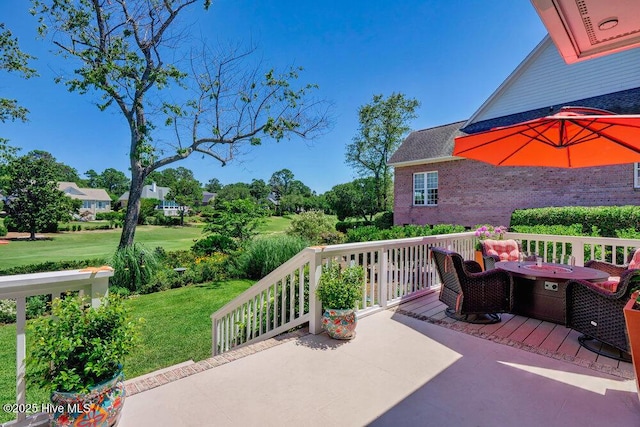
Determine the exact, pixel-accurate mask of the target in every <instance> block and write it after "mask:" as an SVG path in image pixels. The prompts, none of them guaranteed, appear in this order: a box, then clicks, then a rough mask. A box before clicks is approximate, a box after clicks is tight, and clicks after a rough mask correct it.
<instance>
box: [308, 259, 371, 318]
mask: <svg viewBox="0 0 640 427" xmlns="http://www.w3.org/2000/svg"><path fill="white" fill-rule="evenodd" d="M363 286H364V269H363V268H362V267H361V266H359V265H357V266H352V267H347V268H342V267H341V266H340V265H339V264H337V263H333V264H329V265H326V266H324V267H323V268H322V276H320V283H319V284H318V288H317V289H316V294H317V295H318V299H320V301H322V306H323V307H325V308H332V309H336V310H347V309H353V308H356V306H357V305H358V302H359V301H360V300H361V299H362V288H363Z"/></svg>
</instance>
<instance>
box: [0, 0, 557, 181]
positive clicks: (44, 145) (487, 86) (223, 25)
mask: <svg viewBox="0 0 640 427" xmlns="http://www.w3.org/2000/svg"><path fill="white" fill-rule="evenodd" d="M29 4H30V2H28V1H26V0H3V1H2V2H0V22H4V23H5V24H6V26H7V27H8V28H10V29H11V30H12V32H13V33H14V34H15V35H17V36H18V37H19V41H20V44H21V47H22V49H23V50H25V51H27V52H29V53H31V54H33V55H35V56H37V57H38V60H37V61H35V62H33V63H32V65H33V66H34V67H35V68H37V69H38V71H39V73H40V77H39V78H36V79H31V80H23V79H20V78H17V77H15V76H12V75H7V74H2V75H1V76H0V94H2V96H3V97H8V98H16V99H18V100H19V102H20V103H21V104H22V105H23V106H25V107H27V108H28V109H29V110H30V112H31V113H30V116H29V119H30V120H29V122H27V123H19V122H17V123H5V124H2V125H1V126H0V135H1V136H2V137H5V138H9V139H10V144H11V145H13V146H17V147H21V148H22V153H26V152H28V151H30V150H33V149H40V150H45V151H49V152H50V153H52V154H53V155H54V156H55V157H56V158H57V159H58V160H59V161H61V162H63V163H65V164H68V165H70V166H72V167H74V168H76V169H77V170H78V172H79V173H80V174H81V175H82V174H83V173H84V172H85V171H87V170H89V169H94V170H96V171H97V172H101V171H103V170H104V169H106V168H110V167H111V168H116V169H118V170H121V171H123V172H125V173H126V174H127V175H128V158H127V152H128V146H129V135H128V130H127V125H126V122H125V121H124V119H123V118H122V117H121V115H120V113H119V112H118V111H116V109H115V108H114V109H111V110H107V111H106V112H100V111H99V110H98V109H97V108H96V107H95V106H94V105H93V104H92V101H94V100H96V99H97V96H96V95H92V96H87V95H84V96H83V95H79V94H76V93H69V92H67V90H66V88H65V87H64V86H62V85H56V84H55V83H54V82H53V76H54V75H55V72H56V71H60V70H63V69H67V70H70V69H71V66H72V65H73V64H68V63H67V64H65V63H64V62H62V61H61V59H60V58H59V57H56V56H54V55H53V54H51V53H50V51H51V45H50V44H49V43H48V42H47V41H42V40H39V39H36V32H35V27H36V22H35V19H34V18H33V17H31V16H30V15H29V13H28V7H29ZM191 12H192V13H191V14H190V16H189V17H188V19H189V21H190V22H191V23H192V25H191V29H192V30H193V31H194V32H196V33H197V34H202V35H203V36H204V37H206V38H207V39H208V40H220V41H222V42H227V41H233V42H242V43H244V44H250V43H251V42H253V43H255V44H257V46H258V48H259V51H258V54H259V55H260V56H261V57H262V58H263V62H264V63H265V64H269V65H271V66H273V67H276V68H285V67H287V66H290V65H295V66H302V67H304V71H303V73H302V74H301V78H300V80H301V81H303V82H309V83H317V84H318V85H319V86H320V89H319V92H318V94H319V96H321V97H323V98H325V99H327V100H329V101H331V102H332V103H333V104H334V107H333V112H332V114H333V117H334V124H333V128H332V129H331V130H330V131H329V132H327V133H326V134H325V135H324V136H322V137H320V138H318V139H316V140H314V141H303V140H300V139H291V140H284V141H281V142H279V143H275V142H272V141H264V143H263V145H262V146H259V147H255V148H252V149H251V150H250V151H249V152H247V153H246V154H244V155H243V156H242V157H240V158H238V159H236V160H234V161H233V162H231V163H229V164H228V165H227V166H225V167H224V168H222V167H220V164H219V163H218V162H217V161H215V160H213V159H211V158H204V159H203V158H202V156H192V158H189V159H187V160H184V161H182V162H179V163H174V164H173V165H171V166H169V167H178V166H184V167H187V168H189V169H191V170H193V172H194V175H195V176H196V178H197V179H198V180H200V181H201V182H202V183H206V182H207V181H209V179H211V178H218V179H219V180H220V181H221V182H222V183H223V184H229V183H233V182H250V181H251V180H252V179H253V178H257V179H264V180H265V181H267V180H268V179H269V177H270V176H271V174H272V173H273V172H275V171H277V170H280V169H283V168H288V169H290V170H291V171H292V172H293V173H294V175H295V177H296V179H299V180H301V181H302V182H303V183H305V184H306V185H308V186H309V187H310V188H311V189H313V190H315V191H317V192H318V193H323V192H325V191H327V190H329V189H331V187H333V186H334V185H337V184H341V183H344V182H348V181H351V180H352V179H354V178H355V175H354V172H353V170H351V168H350V167H349V166H348V165H346V164H345V161H344V154H345V146H346V145H347V144H348V143H349V142H351V140H352V138H353V137H354V136H355V135H356V134H357V129H358V119H357V111H358V108H359V107H360V106H361V105H364V104H366V103H369V102H370V101H371V99H372V97H373V95H374V94H383V95H385V96H388V95H390V94H391V93H393V92H402V93H404V94H406V95H407V96H409V97H413V98H417V99H418V100H419V101H420V102H421V104H422V105H421V107H420V109H419V110H418V117H417V118H416V119H415V120H414V121H413V122H412V123H411V127H412V129H424V128H428V127H432V126H437V125H442V124H446V123H451V122H455V121H458V120H463V119H466V118H468V117H469V116H471V114H473V112H474V111H475V110H476V109H477V108H478V107H480V105H481V104H482V103H483V102H484V100H485V99H486V98H487V97H488V96H490V95H491V93H493V91H494V90H495V89H496V88H497V87H498V86H499V85H500V84H501V83H502V82H503V81H504V79H505V78H506V77H507V76H508V75H509V74H510V73H511V72H512V71H513V70H514V69H515V68H516V67H517V65H518V64H519V63H520V62H521V61H522V60H523V59H524V58H525V57H526V55H527V54H528V53H529V52H530V51H531V50H532V49H533V48H534V47H535V46H536V45H537V44H538V43H539V42H540V41H541V40H542V38H543V37H544V36H545V35H546V30H545V28H544V26H543V24H542V22H541V21H540V19H539V17H538V15H537V14H536V13H535V10H534V8H533V6H532V5H531V3H530V2H529V1H526V0H520V1H514V0H493V1H485V0H437V1H424V0H423V1H413V0H404V1H382V0H370V1H366V2H365V1H335V0H327V1H324V2H311V1H300V0H298V1H293V0H277V1H275V0H272V1H264V0H263V1H257V0H218V1H214V2H213V6H212V7H211V8H210V9H209V11H207V12H204V11H203V10H202V8H201V7H200V6H197V7H195V8H192V11H191Z"/></svg>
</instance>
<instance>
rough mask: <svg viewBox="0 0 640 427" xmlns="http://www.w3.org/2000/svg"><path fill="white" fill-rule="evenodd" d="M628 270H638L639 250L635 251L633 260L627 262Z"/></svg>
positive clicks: (639, 264) (639, 266)
mask: <svg viewBox="0 0 640 427" xmlns="http://www.w3.org/2000/svg"><path fill="white" fill-rule="evenodd" d="M628 268H629V270H636V269H638V268H640V248H638V249H636V251H635V252H634V254H633V258H631V261H630V262H629V267H628Z"/></svg>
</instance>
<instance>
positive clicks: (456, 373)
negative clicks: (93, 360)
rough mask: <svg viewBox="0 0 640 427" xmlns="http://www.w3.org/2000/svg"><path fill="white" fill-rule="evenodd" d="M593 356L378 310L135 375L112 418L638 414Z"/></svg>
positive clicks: (447, 418) (574, 418)
mask: <svg viewBox="0 0 640 427" xmlns="http://www.w3.org/2000/svg"><path fill="white" fill-rule="evenodd" d="M401 307H402V306H401ZM405 312H406V310H405ZM232 359H235V360H232ZM228 360H232V361H228ZM583 365H584V366H583ZM595 365H597V364H595ZM595 365H594V364H592V363H588V362H587V363H585V362H584V361H583V360H582V359H579V358H576V359H572V360H570V361H567V360H563V359H562V357H558V356H557V355H555V357H553V355H544V354H539V353H538V352H536V351H527V350H526V349H522V348H518V346H510V345H505V344H504V343H499V342H495V341H492V340H488V339H483V338H479V337H477V336H473V335H471V334H469V333H463V332H459V331H456V330H454V329H452V328H448V327H443V326H441V325H437V324H433V323H430V322H428V321H423V320H420V319H417V318H414V317H410V316H406V315H405V314H400V312H396V311H393V310H386V311H383V312H380V313H377V314H374V315H372V316H369V317H366V318H363V319H361V320H360V322H359V324H358V336H357V338H356V339H355V340H353V341H348V342H339V341H335V340H332V339H330V338H328V336H326V334H322V335H316V336H314V335H309V334H305V333H304V332H298V333H296V334H293V335H291V336H289V338H286V339H284V340H273V339H272V340H269V341H268V342H264V343H258V344H254V345H252V346H249V347H248V348H245V349H240V350H236V351H235V352H231V353H229V354H227V355H223V356H217V357H216V358H213V359H209V360H208V361H202V362H198V363H195V364H191V365H185V366H184V367H176V368H175V369H173V370H169V371H167V372H166V373H165V374H161V375H155V376H151V377H149V378H147V379H144V378H139V379H132V381H130V382H129V384H128V387H127V389H128V390H129V391H130V392H131V393H132V395H131V396H129V397H128V398H127V402H126V404H125V407H124V410H123V415H122V419H121V422H120V424H119V425H120V427H144V426H172V427H178V426H258V425H259V426H288V425H305V426H312V425H339V426H362V425H374V426H375V425H379V426H387V425H389V426H391V425H392V426H418V425H420V426H441V425H451V426H496V425H498V426H512V425H517V426H519V427H526V426H541V425H545V426H569V427H570V426H591V425H593V426H605V425H606V426H619V427H623V426H630V427H631V426H637V425H639V421H638V420H639V419H640V402H639V400H638V395H637V393H636V385H635V382H634V381H633V380H631V379H629V375H624V373H623V374H622V375H620V372H622V371H620V370H616V369H614V370H613V371H612V372H613V374H616V375H612V374H611V373H607V372H605V371H606V370H603V369H598V368H597V366H596V367H594V366H595ZM179 377H183V378H179ZM144 389H146V391H141V392H140V390H144ZM133 393H135V394H133Z"/></svg>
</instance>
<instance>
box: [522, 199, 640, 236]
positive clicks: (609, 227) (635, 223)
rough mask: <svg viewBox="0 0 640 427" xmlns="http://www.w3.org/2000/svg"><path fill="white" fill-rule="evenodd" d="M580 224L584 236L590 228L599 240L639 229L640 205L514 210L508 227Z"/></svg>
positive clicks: (589, 232) (590, 231)
mask: <svg viewBox="0 0 640 427" xmlns="http://www.w3.org/2000/svg"><path fill="white" fill-rule="evenodd" d="M573 224H582V232H583V233H584V234H585V235H590V234H591V233H592V228H593V227H594V226H596V227H598V228H599V229H600V233H601V235H602V236H603V237H616V230H621V229H633V230H638V229H639V228H640V206H597V207H584V206H570V207H553V208H536V209H524V210H516V211H515V212H513V214H512V215H511V227H514V226H520V225H565V226H571V225H573Z"/></svg>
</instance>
